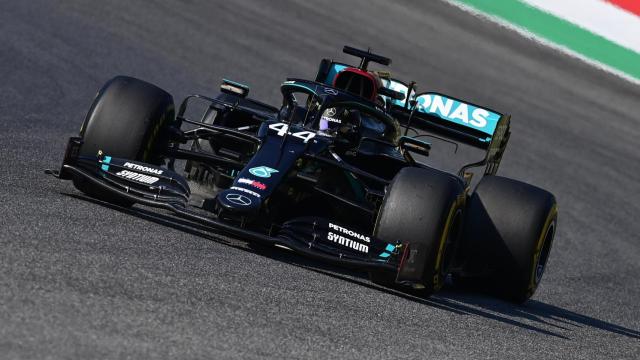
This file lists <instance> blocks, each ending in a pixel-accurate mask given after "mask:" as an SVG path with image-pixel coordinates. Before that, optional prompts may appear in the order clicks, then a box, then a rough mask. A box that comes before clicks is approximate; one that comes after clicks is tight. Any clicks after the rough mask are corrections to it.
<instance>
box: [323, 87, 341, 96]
mask: <svg viewBox="0 0 640 360" xmlns="http://www.w3.org/2000/svg"><path fill="white" fill-rule="evenodd" d="M324 92H325V93H327V94H331V95H338V91H337V90H333V89H329V88H324Z"/></svg>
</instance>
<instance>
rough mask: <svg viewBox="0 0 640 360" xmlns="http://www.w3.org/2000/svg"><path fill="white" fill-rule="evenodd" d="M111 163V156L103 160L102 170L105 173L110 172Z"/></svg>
mask: <svg viewBox="0 0 640 360" xmlns="http://www.w3.org/2000/svg"><path fill="white" fill-rule="evenodd" d="M110 162H111V156H105V157H104V158H103V159H102V166H101V169H102V170H103V171H109V165H107V164H109V163H110Z"/></svg>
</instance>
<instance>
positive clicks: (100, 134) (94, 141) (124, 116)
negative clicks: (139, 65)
mask: <svg viewBox="0 0 640 360" xmlns="http://www.w3.org/2000/svg"><path fill="white" fill-rule="evenodd" d="M173 120H174V103H173V97H172V96H171V95H170V94H169V93H167V92H166V91H164V90H162V89H160V88H159V87H157V86H155V85H153V84H150V83H148V82H145V81H142V80H138V79H135V78H132V77H127V76H117V77H115V78H113V79H111V80H109V81H108V82H107V83H106V84H105V85H104V86H103V87H102V89H100V91H99V92H98V94H97V95H96V98H95V100H94V101H93V104H92V105H91V108H90V109H89V112H88V113H87V117H86V118H85V120H84V122H83V124H82V128H81V129H80V136H81V137H82V140H83V143H82V146H81V147H80V152H79V155H80V156H96V155H97V154H98V152H99V151H102V152H103V153H104V154H106V155H109V156H112V157H117V158H124V159H131V160H137V161H142V162H147V163H152V164H161V163H162V162H163V158H162V157H161V155H160V154H161V150H162V149H163V148H165V147H166V145H167V137H166V135H167V134H166V131H164V130H165V129H166V127H167V126H168V125H169V124H170V123H171V122H173ZM73 184H74V186H75V187H76V188H77V189H78V190H80V191H82V192H84V193H85V194H87V195H89V196H92V197H95V198H98V199H100V200H104V201H107V202H110V203H114V204H117V205H121V206H131V205H133V203H132V202H131V201H129V200H125V199H123V198H122V197H120V196H117V195H112V194H106V193H104V192H103V191H100V189H99V188H97V187H95V186H94V185H93V184H91V183H90V182H88V181H86V180H84V179H83V178H81V177H74V179H73Z"/></svg>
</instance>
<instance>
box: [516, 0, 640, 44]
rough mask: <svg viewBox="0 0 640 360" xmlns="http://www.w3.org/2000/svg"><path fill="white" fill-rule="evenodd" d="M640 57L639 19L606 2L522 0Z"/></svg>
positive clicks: (600, 0) (589, 0) (594, 0)
mask: <svg viewBox="0 0 640 360" xmlns="http://www.w3.org/2000/svg"><path fill="white" fill-rule="evenodd" d="M523 1H524V2H525V3H527V4H529V5H530V6H533V7H535V8H537V9H540V10H542V11H544V12H546V13H549V14H552V15H554V16H556V17H559V18H560V19H564V20H567V21H569V22H570V23H572V24H575V25H577V26H579V27H581V28H583V29H585V30H587V31H589V32H592V33H594V34H597V35H600V36H602V37H603V38H605V39H608V40H609V41H611V42H613V43H616V44H618V45H620V46H622V47H625V48H627V49H629V50H631V51H635V52H637V53H638V54H640V17H638V16H636V15H634V14H632V13H630V12H627V11H625V10H622V9H621V8H619V7H617V6H615V5H613V4H611V3H608V2H605V1H603V0H523Z"/></svg>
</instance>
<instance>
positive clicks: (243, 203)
mask: <svg viewBox="0 0 640 360" xmlns="http://www.w3.org/2000/svg"><path fill="white" fill-rule="evenodd" d="M217 200H218V204H219V205H220V207H221V208H222V209H223V210H228V211H231V212H234V213H255V212H258V210H260V205H261V201H260V199H259V198H257V197H255V196H252V195H251V194H245V193H242V192H241V191H237V190H233V189H230V190H224V191H222V192H220V193H219V194H218V196H217Z"/></svg>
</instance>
